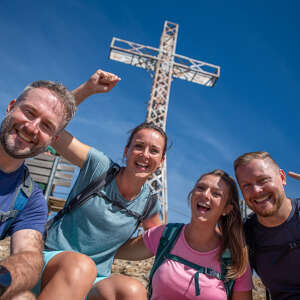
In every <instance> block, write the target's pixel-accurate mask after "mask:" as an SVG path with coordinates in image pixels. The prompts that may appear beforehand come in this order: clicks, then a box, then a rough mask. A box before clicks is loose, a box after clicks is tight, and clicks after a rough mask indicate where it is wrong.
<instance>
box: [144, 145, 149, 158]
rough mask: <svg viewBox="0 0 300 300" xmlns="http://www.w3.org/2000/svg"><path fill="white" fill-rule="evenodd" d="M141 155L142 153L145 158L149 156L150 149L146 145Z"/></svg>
mask: <svg viewBox="0 0 300 300" xmlns="http://www.w3.org/2000/svg"><path fill="white" fill-rule="evenodd" d="M143 155H144V156H145V157H146V158H148V157H149V155H150V151H149V149H148V148H147V147H145V148H144V151H143Z"/></svg>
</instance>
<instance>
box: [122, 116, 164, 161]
mask: <svg viewBox="0 0 300 300" xmlns="http://www.w3.org/2000/svg"><path fill="white" fill-rule="evenodd" d="M142 129H153V130H155V131H157V132H158V133H160V135H161V136H162V137H163V138H164V141H165V144H164V148H163V153H162V156H163V157H164V156H165V154H166V152H167V147H168V136H167V134H166V133H165V131H164V130H163V129H162V128H161V127H159V126H157V125H155V124H153V123H151V122H144V123H141V124H139V125H138V126H136V127H135V128H133V129H132V130H131V131H130V136H129V138H128V141H127V144H126V147H129V146H130V144H131V142H132V139H133V136H134V135H135V134H136V133H137V132H139V131H140V130H142Z"/></svg>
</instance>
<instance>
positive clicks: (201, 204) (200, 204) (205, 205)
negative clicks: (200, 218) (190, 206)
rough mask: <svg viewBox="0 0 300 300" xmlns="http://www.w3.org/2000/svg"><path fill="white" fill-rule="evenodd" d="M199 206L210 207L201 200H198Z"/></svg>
mask: <svg viewBox="0 0 300 300" xmlns="http://www.w3.org/2000/svg"><path fill="white" fill-rule="evenodd" d="M197 206H201V207H204V208H208V209H209V208H210V207H209V205H207V204H204V203H202V202H200V201H199V202H197Z"/></svg>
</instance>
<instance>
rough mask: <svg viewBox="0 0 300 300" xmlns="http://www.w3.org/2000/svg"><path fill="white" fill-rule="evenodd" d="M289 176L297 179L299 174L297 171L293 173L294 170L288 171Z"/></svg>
mask: <svg viewBox="0 0 300 300" xmlns="http://www.w3.org/2000/svg"><path fill="white" fill-rule="evenodd" d="M288 174H289V176H291V177H293V178H295V179H297V180H300V174H299V173H295V172H288Z"/></svg>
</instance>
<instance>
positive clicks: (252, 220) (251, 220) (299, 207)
mask: <svg viewBox="0 0 300 300" xmlns="http://www.w3.org/2000/svg"><path fill="white" fill-rule="evenodd" d="M292 201H295V202H296V207H295V214H297V215H298V220H299V221H300V198H297V199H294V200H292ZM256 223H257V217H256V214H255V213H251V214H250V215H249V216H248V217H247V218H246V220H245V222H244V232H245V237H246V243H247V246H248V252H249V260H250V265H251V268H252V269H254V270H256V259H255V253H256V252H269V251H276V250H279V251H282V253H281V254H280V255H279V256H278V258H276V260H274V264H276V263H277V261H279V260H280V259H282V257H283V256H285V255H287V254H288V252H289V251H292V250H293V249H296V248H299V247H300V240H293V241H291V242H289V243H287V244H284V245H269V246H263V247H262V246H260V247H258V246H257V245H256V243H255V240H254V238H253V230H252V229H253V227H254V225H255V224H256ZM266 299H267V300H269V299H270V292H269V291H268V290H267V289H266Z"/></svg>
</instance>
